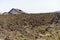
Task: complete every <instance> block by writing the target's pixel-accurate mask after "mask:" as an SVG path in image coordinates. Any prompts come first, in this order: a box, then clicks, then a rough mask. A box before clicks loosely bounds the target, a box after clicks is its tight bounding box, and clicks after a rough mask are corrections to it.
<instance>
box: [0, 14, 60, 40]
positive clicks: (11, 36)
mask: <svg viewBox="0 0 60 40" xmlns="http://www.w3.org/2000/svg"><path fill="white" fill-rule="evenodd" d="M0 39H1V40H60V14H59V13H43V14H7V15H4V14H2V15H0Z"/></svg>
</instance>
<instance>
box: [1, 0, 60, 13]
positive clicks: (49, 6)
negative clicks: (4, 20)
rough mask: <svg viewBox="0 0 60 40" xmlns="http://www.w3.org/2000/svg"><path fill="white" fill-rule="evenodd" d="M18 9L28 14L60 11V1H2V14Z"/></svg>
mask: <svg viewBox="0 0 60 40" xmlns="http://www.w3.org/2000/svg"><path fill="white" fill-rule="evenodd" d="M12 8H18V9H21V10H23V11H24V12H28V13H40V12H54V11H60V0H0V12H8V11H9V10H10V9H12Z"/></svg>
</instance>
